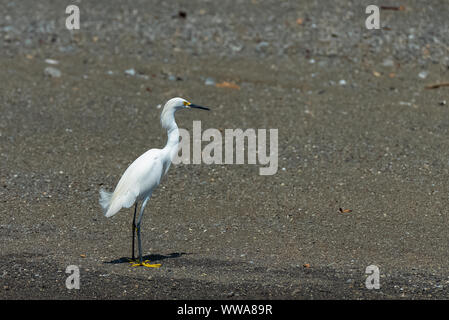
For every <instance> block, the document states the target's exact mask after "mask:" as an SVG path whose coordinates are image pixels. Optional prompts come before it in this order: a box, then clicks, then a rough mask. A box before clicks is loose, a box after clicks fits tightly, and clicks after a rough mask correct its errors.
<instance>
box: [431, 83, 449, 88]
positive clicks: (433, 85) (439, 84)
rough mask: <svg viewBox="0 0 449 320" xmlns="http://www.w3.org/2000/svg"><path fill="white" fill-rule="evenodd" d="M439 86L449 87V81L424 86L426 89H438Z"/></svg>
mask: <svg viewBox="0 0 449 320" xmlns="http://www.w3.org/2000/svg"><path fill="white" fill-rule="evenodd" d="M439 87H449V82H443V83H437V84H432V85H430V86H426V87H425V88H426V89H438V88H439Z"/></svg>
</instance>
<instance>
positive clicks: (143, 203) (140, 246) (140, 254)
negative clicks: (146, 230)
mask: <svg viewBox="0 0 449 320" xmlns="http://www.w3.org/2000/svg"><path fill="white" fill-rule="evenodd" d="M149 199H150V197H149V196H148V197H147V198H146V199H145V200H143V202H142V205H141V206H140V214H139V217H138V218H137V244H138V246H139V263H140V264H142V262H143V258H142V239H141V238H140V223H141V222H142V216H143V211H144V210H145V206H146V205H147V202H148V200H149Z"/></svg>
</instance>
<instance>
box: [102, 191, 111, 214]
mask: <svg viewBox="0 0 449 320" xmlns="http://www.w3.org/2000/svg"><path fill="white" fill-rule="evenodd" d="M111 199H112V192H107V191H106V190H104V189H100V205H101V208H102V209H103V213H104V215H105V216H107V215H106V214H107V212H108V210H109V207H110V206H111Z"/></svg>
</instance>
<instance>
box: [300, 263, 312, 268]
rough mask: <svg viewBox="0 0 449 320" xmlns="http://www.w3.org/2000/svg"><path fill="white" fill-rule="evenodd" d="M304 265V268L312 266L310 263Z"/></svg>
mask: <svg viewBox="0 0 449 320" xmlns="http://www.w3.org/2000/svg"><path fill="white" fill-rule="evenodd" d="M302 266H303V267H304V268H310V263H304V264H303V265H302Z"/></svg>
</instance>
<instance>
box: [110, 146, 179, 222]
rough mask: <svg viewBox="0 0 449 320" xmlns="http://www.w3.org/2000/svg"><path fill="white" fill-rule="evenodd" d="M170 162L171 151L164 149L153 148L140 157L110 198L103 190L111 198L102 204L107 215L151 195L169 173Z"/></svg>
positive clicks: (127, 170)
mask: <svg viewBox="0 0 449 320" xmlns="http://www.w3.org/2000/svg"><path fill="white" fill-rule="evenodd" d="M170 164H171V159H170V157H169V153H168V152H167V150H164V149H151V150H148V151H147V152H145V153H144V154H142V155H141V156H140V157H138V158H137V159H136V160H135V161H134V162H133V163H132V164H131V165H130V166H129V167H128V169H126V171H125V173H124V174H123V176H122V177H121V178H120V181H119V182H118V184H117V186H116V188H115V190H114V192H113V193H112V194H110V199H107V198H108V195H107V193H106V192H105V191H104V190H103V191H102V194H105V193H106V195H105V198H106V199H107V200H109V201H105V202H106V203H105V205H104V206H103V204H102V207H103V211H104V214H105V216H106V217H112V216H113V215H114V214H116V213H117V212H118V211H119V210H120V209H121V208H130V207H131V206H132V205H133V204H134V202H135V201H136V200H137V201H141V200H144V199H145V198H147V197H148V196H150V195H151V192H152V191H153V189H154V188H156V187H157V186H158V185H159V184H160V182H161V179H162V177H163V176H164V175H165V174H166V173H167V171H168V168H169V167H170ZM102 198H103V197H102Z"/></svg>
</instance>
